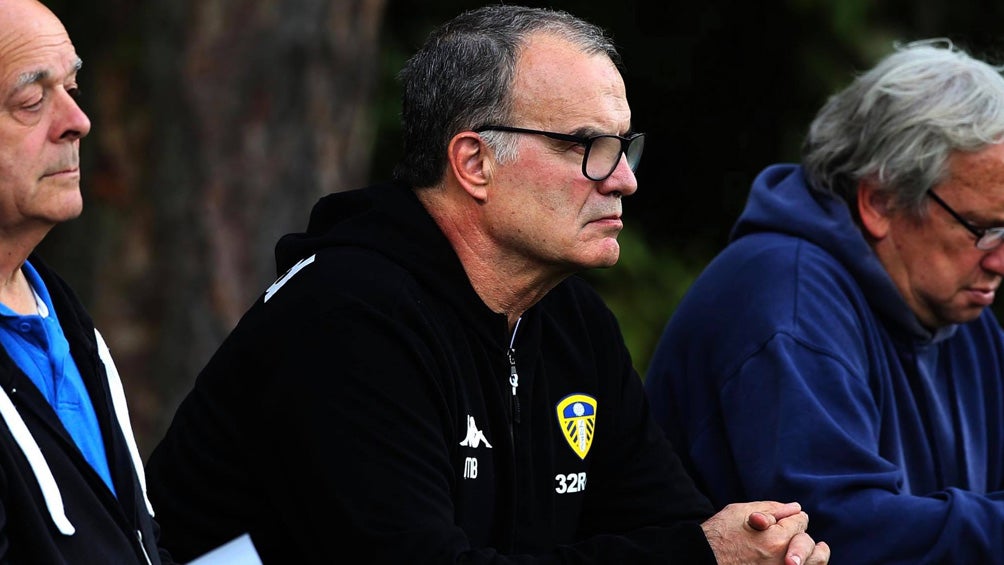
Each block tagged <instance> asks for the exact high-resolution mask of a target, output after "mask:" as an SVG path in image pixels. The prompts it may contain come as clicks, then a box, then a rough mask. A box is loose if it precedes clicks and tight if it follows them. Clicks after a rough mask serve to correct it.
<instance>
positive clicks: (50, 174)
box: [41, 167, 80, 179]
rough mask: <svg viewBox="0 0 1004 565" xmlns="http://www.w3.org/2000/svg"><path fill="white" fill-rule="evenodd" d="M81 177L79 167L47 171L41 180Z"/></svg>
mask: <svg viewBox="0 0 1004 565" xmlns="http://www.w3.org/2000/svg"><path fill="white" fill-rule="evenodd" d="M74 176H80V168H79V167H66V168H62V169H56V170H52V171H46V172H45V173H44V174H43V175H42V177H41V178H43V179H45V178H58V177H74Z"/></svg>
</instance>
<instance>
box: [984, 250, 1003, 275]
mask: <svg viewBox="0 0 1004 565" xmlns="http://www.w3.org/2000/svg"><path fill="white" fill-rule="evenodd" d="M980 266H981V267H983V269H984V270H986V271H989V272H991V273H993V274H995V275H997V276H998V277H1004V245H998V246H997V247H995V248H993V249H991V250H990V251H987V252H986V255H984V256H983V259H982V260H981V261H980Z"/></svg>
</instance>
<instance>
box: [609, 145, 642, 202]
mask: <svg viewBox="0 0 1004 565" xmlns="http://www.w3.org/2000/svg"><path fill="white" fill-rule="evenodd" d="M599 190H600V192H602V193H603V194H611V193H618V194H620V195H621V196H630V195H632V194H634V193H635V192H636V191H637V190H638V179H637V178H636V177H635V176H634V171H632V170H631V166H630V165H628V162H627V157H625V156H624V154H623V153H621V156H620V160H618V161H617V166H616V167H614V172H612V173H610V176H609V177H607V178H606V179H604V180H603V182H601V183H600V187H599Z"/></svg>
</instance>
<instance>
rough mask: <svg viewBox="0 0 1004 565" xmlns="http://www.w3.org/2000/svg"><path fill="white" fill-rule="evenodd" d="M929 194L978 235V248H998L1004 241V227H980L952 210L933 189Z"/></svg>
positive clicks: (970, 231)
mask: <svg viewBox="0 0 1004 565" xmlns="http://www.w3.org/2000/svg"><path fill="white" fill-rule="evenodd" d="M927 195H928V196H930V197H931V200H934V201H935V202H937V203H938V206H941V207H942V208H944V210H945V211H946V212H948V213H949V214H951V216H952V217H953V218H955V220H956V221H957V222H959V223H960V224H961V225H962V227H964V228H966V229H967V230H969V233H971V234H973V235H974V236H976V248H977V249H980V250H982V251H990V250H991V249H996V248H997V247H998V246H999V245H1000V244H1001V242H1002V241H1004V227H996V228H978V227H976V226H974V225H973V224H971V223H969V221H968V220H966V219H965V218H963V217H962V216H960V215H959V213H958V212H956V211H955V210H952V207H951V206H949V205H948V204H947V203H946V202H945V201H944V200H942V199H941V197H940V196H938V195H937V194H935V193H934V191H933V190H928V191H927Z"/></svg>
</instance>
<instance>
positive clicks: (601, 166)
mask: <svg viewBox="0 0 1004 565" xmlns="http://www.w3.org/2000/svg"><path fill="white" fill-rule="evenodd" d="M644 147H645V136H643V135H639V136H637V137H633V138H631V140H630V141H625V142H622V141H621V139H620V138H619V137H616V136H612V135H601V136H598V137H594V138H593V140H592V143H591V144H590V146H589V153H588V154H587V155H586V162H585V173H586V176H587V177H589V178H590V179H593V180H602V179H605V178H607V177H609V176H610V175H611V173H613V172H614V169H616V168H617V163H618V162H620V159H621V150H624V155H625V156H626V157H627V163H628V166H629V167H631V170H632V171H633V170H635V169H636V168H637V167H638V161H640V160H641V153H642V149H644Z"/></svg>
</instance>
